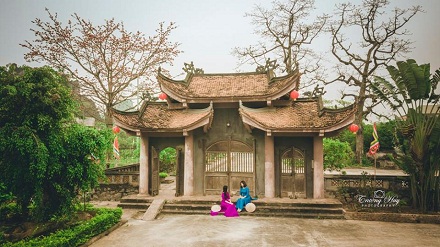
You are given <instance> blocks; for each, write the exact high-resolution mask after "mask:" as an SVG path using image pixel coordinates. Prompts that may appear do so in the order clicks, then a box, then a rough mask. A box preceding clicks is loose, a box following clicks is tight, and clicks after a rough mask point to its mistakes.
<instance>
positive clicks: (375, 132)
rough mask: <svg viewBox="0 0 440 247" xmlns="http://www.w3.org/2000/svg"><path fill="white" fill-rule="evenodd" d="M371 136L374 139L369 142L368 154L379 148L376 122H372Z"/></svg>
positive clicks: (372, 153)
mask: <svg viewBox="0 0 440 247" xmlns="http://www.w3.org/2000/svg"><path fill="white" fill-rule="evenodd" d="M373 138H374V140H373V141H372V142H371V144H370V150H369V151H368V154H370V155H374V154H375V153H376V152H377V151H378V150H379V146H380V144H379V136H378V135H377V128H376V123H374V124H373Z"/></svg>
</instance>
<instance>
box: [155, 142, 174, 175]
mask: <svg viewBox="0 0 440 247" xmlns="http://www.w3.org/2000/svg"><path fill="white" fill-rule="evenodd" d="M176 156H177V153H176V149H175V148H171V147H167V148H165V149H164V150H162V151H161V152H160V154H159V160H160V171H161V172H167V173H175V172H176Z"/></svg>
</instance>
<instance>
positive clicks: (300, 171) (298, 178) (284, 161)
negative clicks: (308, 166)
mask: <svg viewBox="0 0 440 247" xmlns="http://www.w3.org/2000/svg"><path fill="white" fill-rule="evenodd" d="M304 157H305V152H304V151H303V150H300V149H297V148H294V147H292V148H290V149H288V150H286V151H284V152H283V153H282V155H281V162H280V164H281V197H290V198H306V193H305V187H306V186H305V185H306V181H305V160H304Z"/></svg>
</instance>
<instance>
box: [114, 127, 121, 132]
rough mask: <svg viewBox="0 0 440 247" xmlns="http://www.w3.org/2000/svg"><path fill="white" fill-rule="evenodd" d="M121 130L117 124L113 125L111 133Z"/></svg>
mask: <svg viewBox="0 0 440 247" xmlns="http://www.w3.org/2000/svg"><path fill="white" fill-rule="evenodd" d="M120 131H121V129H120V128H119V127H118V126H114V127H113V133H115V134H118V133H119V132H120Z"/></svg>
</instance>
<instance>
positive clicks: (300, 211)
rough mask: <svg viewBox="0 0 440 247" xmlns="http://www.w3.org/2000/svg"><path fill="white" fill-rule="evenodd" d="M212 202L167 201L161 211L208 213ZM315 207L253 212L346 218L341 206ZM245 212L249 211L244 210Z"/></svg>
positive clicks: (267, 207) (261, 208)
mask: <svg viewBox="0 0 440 247" xmlns="http://www.w3.org/2000/svg"><path fill="white" fill-rule="evenodd" d="M211 206H212V204H177V203H172V204H168V203H166V204H165V205H164V207H163V209H162V211H161V213H165V214H166V213H169V214H179V213H180V214H206V213H208V214H209V212H210V210H211ZM321 206H322V205H319V206H313V207H289V206H285V205H283V206H278V205H264V206H263V205H256V207H257V210H256V211H255V212H253V213H248V214H255V215H257V216H269V217H303V218H332V219H333V218H344V210H343V209H342V207H340V208H326V207H321ZM243 213H247V212H245V211H243Z"/></svg>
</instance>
